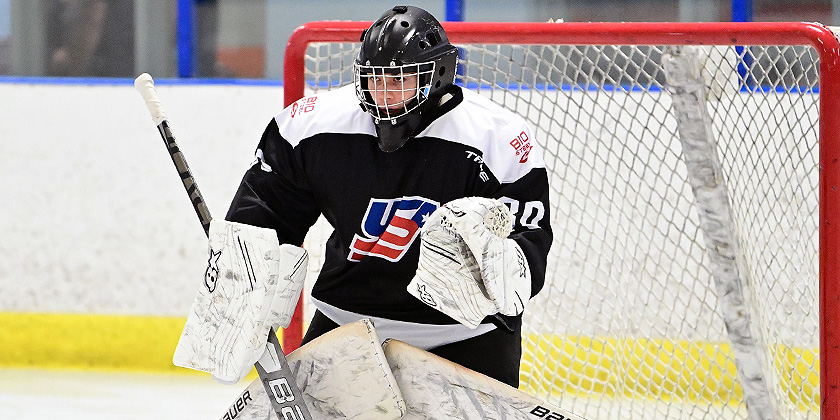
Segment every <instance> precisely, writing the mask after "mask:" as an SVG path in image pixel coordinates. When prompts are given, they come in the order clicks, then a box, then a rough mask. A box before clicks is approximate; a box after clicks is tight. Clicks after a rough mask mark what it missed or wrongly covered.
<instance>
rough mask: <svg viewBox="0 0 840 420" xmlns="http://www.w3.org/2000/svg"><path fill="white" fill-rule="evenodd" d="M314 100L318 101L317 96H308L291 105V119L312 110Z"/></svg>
mask: <svg viewBox="0 0 840 420" xmlns="http://www.w3.org/2000/svg"><path fill="white" fill-rule="evenodd" d="M316 100H318V97H317V96H310V97H307V98H303V99H300V100H298V101H296V102H295V103H293V104H292V114H291V117H292V118H294V117H296V116H298V115H300V114H304V113H307V112H310V111H312V110H314V109H315V101H316Z"/></svg>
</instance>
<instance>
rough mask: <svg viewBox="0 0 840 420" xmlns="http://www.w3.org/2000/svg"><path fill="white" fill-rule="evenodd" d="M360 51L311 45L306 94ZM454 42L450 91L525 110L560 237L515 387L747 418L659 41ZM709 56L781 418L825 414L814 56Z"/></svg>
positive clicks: (683, 414) (710, 84) (604, 411)
mask: <svg viewBox="0 0 840 420" xmlns="http://www.w3.org/2000/svg"><path fill="white" fill-rule="evenodd" d="M357 47H358V44H326V43H321V44H312V45H311V46H310V48H309V50H308V56H307V57H306V63H305V66H306V81H307V94H310V93H313V92H315V91H318V90H321V89H330V88H334V87H337V86H341V85H345V84H348V83H351V82H352V61H353V58H354V57H355V54H356V49H357ZM460 47H461V62H460V65H459V67H460V69H459V76H458V81H457V83H458V84H460V85H462V86H466V87H468V88H470V89H475V90H477V91H479V92H480V93H482V94H484V95H486V96H488V97H489V98H491V99H492V100H494V101H496V102H498V103H500V104H502V105H504V106H505V107H507V108H509V109H511V110H513V111H514V112H517V113H519V114H520V115H522V116H523V117H525V118H526V119H527V120H528V122H529V123H530V124H531V125H532V127H533V128H534V130H535V131H534V133H535V135H534V137H535V139H536V141H537V142H539V143H540V144H541V145H542V146H543V148H544V149H545V161H546V165H547V168H548V171H549V176H550V179H549V182H550V185H551V191H552V196H551V221H552V226H553V228H554V232H555V240H554V243H553V245H552V248H551V252H550V260H549V263H548V274H547V281H546V286H545V289H544V290H543V291H542V292H541V293H540V294H539V295H538V296H537V297H536V298H535V299H534V300H532V301H531V303H530V304H529V306H528V308H527V310H526V316H525V333H524V348H525V353H524V355H523V364H522V369H521V376H520V378H521V385H520V388H521V389H524V390H526V391H528V392H530V393H533V394H535V395H540V396H542V397H544V398H546V399H548V400H549V401H551V402H552V403H554V404H556V405H558V406H560V407H563V408H565V409H567V410H570V411H573V412H575V413H577V414H580V415H582V416H585V417H588V418H592V419H599V420H602V419H627V418H633V419H641V418H645V419H660V418H662V419H665V418H668V419H706V418H733V419H746V418H748V414H747V409H746V407H745V404H744V403H743V398H744V397H743V390H742V388H741V386H740V382H739V379H738V377H737V374H736V360H735V358H734V356H733V350H732V344H731V343H730V339H729V336H728V334H727V331H726V328H725V326H724V318H723V316H724V315H723V314H724V313H725V311H724V310H722V309H721V308H720V304H719V299H718V295H717V291H716V289H715V281H714V279H713V273H712V270H711V268H710V264H709V257H708V256H707V254H706V244H705V241H704V235H703V231H702V229H701V223H700V219H699V217H698V214H697V211H698V210H697V208H696V205H695V198H694V195H693V193H692V189H691V187H690V185H689V184H688V182H687V180H686V177H687V175H686V165H685V163H684V161H683V151H682V146H681V143H680V141H679V137H678V131H677V130H678V127H677V121H676V119H675V117H674V116H673V114H672V101H671V96H670V95H669V92H668V87H667V86H666V85H665V77H664V74H663V69H662V65H661V63H660V61H661V56H662V54H663V52H664V48H663V47H658V46H621V47H617V46H599V45H577V46H558V45H464V46H460ZM701 52H702V64H703V76H704V79H705V80H706V85H707V89H706V93H707V98H706V100H707V104H706V109H707V112H708V114H709V115H710V116H711V121H712V126H711V128H712V134H713V140H714V141H715V142H717V153H718V159H719V160H720V162H721V164H722V167H723V180H724V181H725V183H726V185H727V188H728V198H729V201H730V205H731V208H732V213H733V218H734V220H735V226H733V227H732V228H733V229H734V233H735V235H737V237H738V238H740V248H741V250H742V251H743V257H742V258H743V262H744V263H745V266H746V273H747V278H748V280H747V281H748V287H747V289H746V290H745V291H744V295H745V298H746V305H747V308H748V311H749V313H750V317H751V321H752V324H751V328H752V331H753V333H754V336H755V337H758V338H759V340H760V341H759V342H758V343H757V346H758V348H759V349H760V350H761V357H760V358H761V360H759V362H760V363H761V366H762V368H763V372H764V374H765V375H766V377H765V380H766V382H767V384H768V387H769V388H770V389H769V394H770V396H771V398H772V400H773V404H774V411H775V412H776V416H777V417H776V418H779V419H817V418H819V360H818V340H819V336H818V329H819V315H818V300H817V291H818V262H817V256H818V251H817V246H818V220H817V214H818V190H817V186H818V156H817V153H818V145H819V136H818V120H819V108H818V96H819V93H818V89H817V85H818V76H819V71H818V70H819V66H818V61H819V59H818V56H817V54H816V53H815V52H814V50H812V49H811V48H809V47H804V46H801V47H800V46H796V47H776V46H749V47H723V46H721V47H704V49H703V50H702V51H701ZM327 236H328V227H326V224H325V223H324V222H323V220H322V221H320V222H319V224H318V225H317V226H316V228H314V229H313V231H312V232H311V233H310V236H309V239H308V242H309V245H308V247H309V249H310V252H311V253H312V262H311V267H313V269H315V270H316V271H317V268H318V267H319V266H320V264H321V261H322V260H320V258H321V255H320V253H321V252H322V248H323V241H324V240H325V239H326V237H327ZM315 275H316V273H310V276H309V279H314V278H315ZM307 311H311V306H309V309H308V310H307ZM309 316H311V313H310V312H307V319H308V317H309Z"/></svg>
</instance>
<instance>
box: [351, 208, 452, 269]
mask: <svg viewBox="0 0 840 420" xmlns="http://www.w3.org/2000/svg"><path fill="white" fill-rule="evenodd" d="M438 206H439V204H438V202H437V201H433V200H429V199H427V198H423V197H402V198H393V199H379V198H371V199H370V204H368V208H367V211H366V212H365V217H364V218H363V219H362V234H361V235H359V234H356V235H354V236H353V242H352V243H351V244H350V253H349V254H348V255H347V259H348V260H350V261H356V262H358V261H361V260H362V259H363V258H365V257H367V256H372V257H379V258H384V259H386V260H388V261H399V260H400V259H401V258H402V257H403V255H405V253H406V251H408V248H409V247H410V246H411V244H412V243H413V242H414V239H416V238H417V235H418V234H419V233H420V228H421V227H422V226H423V224H425V223H426V219H427V218H428V217H429V215H430V214H432V212H433V211H435V210H436V209H437V208H438Z"/></svg>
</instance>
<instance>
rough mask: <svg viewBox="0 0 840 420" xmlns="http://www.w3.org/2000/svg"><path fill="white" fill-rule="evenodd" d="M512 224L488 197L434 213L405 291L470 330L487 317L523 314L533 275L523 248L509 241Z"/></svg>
mask: <svg viewBox="0 0 840 420" xmlns="http://www.w3.org/2000/svg"><path fill="white" fill-rule="evenodd" d="M512 221H513V216H512V215H511V213H510V210H508V208H507V206H505V205H504V204H503V203H502V202H501V201H499V200H495V199H490V198H483V197H466V198H459V199H457V200H453V201H451V202H449V203H447V204H445V205H443V206H442V207H440V208H438V209H437V210H435V212H434V213H432V215H431V216H430V217H429V219H428V220H427V221H426V223H425V224H424V225H423V228H422V230H421V233H420V260H419V262H418V266H417V273H416V275H415V276H414V278H413V279H412V280H411V283H410V284H409V285H408V292H409V293H411V294H412V295H414V296H415V297H416V298H418V299H420V300H421V301H423V302H424V303H425V304H427V305H429V306H431V307H433V308H435V309H437V310H439V311H441V312H443V313H445V314H446V315H448V316H450V317H452V318H453V319H455V320H457V321H458V322H460V323H462V324H464V325H466V326H468V327H470V328H476V327H477V326H478V325H479V324H480V323H481V321H482V320H483V319H484V318H485V317H486V316H488V315H494V314H496V313H501V314H503V315H509V316H515V315H518V314H521V313H522V311H524V310H525V302H527V301H528V299H529V298H530V297H531V271H530V270H529V269H528V262H527V260H526V259H525V255H524V254H523V252H522V248H520V247H519V245H518V244H517V243H516V241H514V240H513V239H508V238H507V236H508V235H510V232H511V230H512V229H513V222H512Z"/></svg>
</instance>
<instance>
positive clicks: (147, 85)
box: [134, 73, 166, 125]
mask: <svg viewBox="0 0 840 420" xmlns="http://www.w3.org/2000/svg"><path fill="white" fill-rule="evenodd" d="M134 88H135V89H137V91H138V92H140V96H142V97H143V100H144V101H146V108H149V113H150V114H152V121H154V122H155V125H159V124H160V123H161V122H162V121H163V120H165V119H166V113H165V112H164V111H163V105H161V104H160V100H159V99H158V96H157V91H155V81H154V80H152V76H150V75H149V73H143V74H141V75H139V76H137V78H136V79H134Z"/></svg>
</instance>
